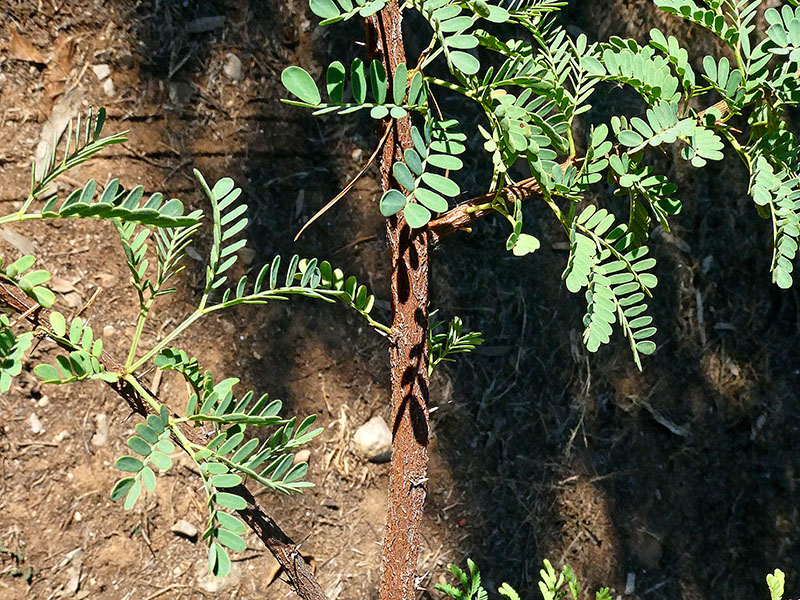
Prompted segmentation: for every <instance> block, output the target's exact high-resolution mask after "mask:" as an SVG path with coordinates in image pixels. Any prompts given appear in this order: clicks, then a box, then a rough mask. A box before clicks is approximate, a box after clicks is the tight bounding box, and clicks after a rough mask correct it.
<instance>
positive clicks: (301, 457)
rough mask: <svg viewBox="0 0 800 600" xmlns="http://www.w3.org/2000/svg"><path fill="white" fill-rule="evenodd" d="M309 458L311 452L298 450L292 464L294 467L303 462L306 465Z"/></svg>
mask: <svg viewBox="0 0 800 600" xmlns="http://www.w3.org/2000/svg"><path fill="white" fill-rule="evenodd" d="M310 458H311V450H300V452H298V453H297V454H295V455H294V463H293V464H295V465H296V464H298V463H303V462H304V463H307V462H308V459H310Z"/></svg>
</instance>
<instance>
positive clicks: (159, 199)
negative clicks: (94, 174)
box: [29, 179, 197, 227]
mask: <svg viewBox="0 0 800 600" xmlns="http://www.w3.org/2000/svg"><path fill="white" fill-rule="evenodd" d="M96 190H97V183H96V182H95V180H94V179H90V180H89V181H88V183H87V184H86V185H85V186H84V187H83V188H82V189H79V190H75V191H74V192H72V193H71V194H70V195H69V196H68V197H67V199H66V200H64V202H62V203H61V205H60V206H57V204H58V197H56V196H53V197H52V198H51V199H50V200H49V201H48V202H47V203H45V205H44V206H43V207H42V210H41V213H39V215H38V216H39V217H41V218H45V219H55V218H67V217H82V218H95V219H113V220H115V221H118V222H119V221H124V222H127V223H138V224H140V225H151V226H154V227H180V226H187V225H192V224H194V223H196V222H197V214H195V215H186V216H184V214H183V203H182V202H181V201H180V200H178V199H177V198H172V199H171V200H168V201H167V202H164V197H163V195H161V194H160V193H155V194H153V195H151V196H150V197H149V198H148V199H147V200H146V201H145V202H144V203H143V204H142V199H143V192H144V188H143V187H142V186H136V187H135V188H133V189H132V190H131V191H130V192H129V193H128V194H127V195H126V194H125V193H124V191H123V190H121V189H120V186H119V181H117V180H116V179H112V180H111V181H110V182H109V183H108V185H106V187H105V190H104V191H103V193H102V194H101V195H100V196H99V197H98V198H97V200H94V196H95V192H96ZM29 216H37V215H29Z"/></svg>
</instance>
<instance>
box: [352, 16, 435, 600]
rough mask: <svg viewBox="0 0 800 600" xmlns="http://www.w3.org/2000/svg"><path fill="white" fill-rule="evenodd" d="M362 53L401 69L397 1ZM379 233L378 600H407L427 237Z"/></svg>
mask: <svg viewBox="0 0 800 600" xmlns="http://www.w3.org/2000/svg"><path fill="white" fill-rule="evenodd" d="M367 46H368V48H369V50H370V53H371V54H372V55H373V57H374V58H376V59H378V60H382V61H383V63H384V67H385V68H386V72H387V73H388V75H389V81H393V76H394V72H395V69H396V68H397V65H398V64H400V63H405V62H406V58H405V50H404V47H403V34H402V30H401V14H400V9H399V7H398V3H397V0H390V1H389V2H388V3H387V4H386V7H385V8H384V9H383V10H382V11H381V12H380V13H378V14H376V15H375V16H373V17H371V18H370V19H369V23H368V28H367ZM386 126H387V124H386V123H384V125H383V127H384V128H385V127H386ZM410 132H411V124H410V122H409V119H408V117H406V118H404V119H400V120H398V121H397V125H396V127H395V129H394V132H393V133H392V135H390V136H389V138H388V139H387V142H386V144H385V145H384V147H383V150H382V155H381V165H380V171H381V184H382V187H383V189H384V190H387V189H389V188H391V187H396V183H395V181H394V178H393V177H392V165H393V164H394V163H395V162H396V161H400V160H402V154H403V150H405V149H408V148H411V147H412V142H411V133H410ZM386 232H387V238H388V244H389V249H390V251H391V257H392V279H391V294H392V334H391V346H390V350H389V359H390V365H391V384H392V433H393V441H392V465H391V473H390V476H389V509H388V514H387V516H386V532H385V537H384V542H383V564H382V574H381V589H380V600H413V599H414V597H415V592H414V587H415V585H414V584H415V574H416V566H417V557H418V554H419V540H420V523H421V521H422V510H423V507H424V504H425V496H426V484H425V481H426V473H427V468H428V368H427V367H428V348H427V339H426V333H427V326H428V234H427V231H426V230H424V229H420V230H417V231H414V230H412V229H411V228H410V227H409V226H408V223H406V221H405V219H404V218H403V216H402V214H398V215H396V216H394V217H391V218H390V219H388V220H387V223H386Z"/></svg>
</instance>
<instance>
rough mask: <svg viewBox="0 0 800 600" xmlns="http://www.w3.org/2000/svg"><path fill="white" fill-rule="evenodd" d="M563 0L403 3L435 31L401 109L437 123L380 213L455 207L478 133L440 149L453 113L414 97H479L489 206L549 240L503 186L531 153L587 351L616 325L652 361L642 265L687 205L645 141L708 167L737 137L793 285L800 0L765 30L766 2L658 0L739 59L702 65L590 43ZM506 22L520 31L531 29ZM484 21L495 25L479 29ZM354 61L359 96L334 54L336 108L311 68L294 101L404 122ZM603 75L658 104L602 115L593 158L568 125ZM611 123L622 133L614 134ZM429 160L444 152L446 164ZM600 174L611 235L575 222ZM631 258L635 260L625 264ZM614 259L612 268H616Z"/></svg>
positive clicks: (416, 218) (676, 53) (667, 44)
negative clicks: (436, 142) (619, 214)
mask: <svg viewBox="0 0 800 600" xmlns="http://www.w3.org/2000/svg"><path fill="white" fill-rule="evenodd" d="M384 4H385V2H377V3H372V2H366V1H365V2H359V3H358V4H357V5H356V4H354V3H353V2H352V1H350V0H336V1H335V2H334V0H319V1H317V0H312V1H311V7H312V10H313V11H314V12H315V13H316V14H318V15H320V16H322V17H323V18H324V19H326V21H324V22H325V23H328V22H333V21H335V20H344V19H349V18H351V17H353V16H355V15H356V14H361V16H365V15H367V14H373V11H374V10H377V9H379V8H380V7H382V6H383V5H384ZM564 4H565V3H564V2H554V1H548V0H538V1H537V0H517V1H513V2H500V1H486V0H476V1H456V0H409V1H408V2H406V3H404V4H403V6H402V8H403V10H411V11H415V12H417V13H419V14H420V15H421V17H422V18H423V19H424V20H425V21H426V22H427V24H428V25H429V27H430V32H429V36H430V38H429V43H428V46H427V47H426V48H425V50H424V51H423V52H422V53H421V54H420V56H419V58H418V61H417V64H416V65H413V66H412V65H401V67H400V68H399V69H398V73H397V75H396V77H395V79H394V81H393V82H392V86H391V87H392V89H393V92H394V96H395V98H394V99H395V103H396V104H399V103H400V100H401V99H402V98H403V97H404V91H405V90H406V88H407V89H408V91H409V101H408V104H407V105H403V108H404V109H405V110H406V111H408V112H409V113H410V114H409V116H410V117H411V118H412V119H413V118H415V114H417V115H419V117H420V118H421V119H422V120H423V121H424V123H425V124H426V126H425V128H424V132H423V133H422V134H421V133H420V132H419V130H417V129H416V128H415V129H414V132H415V136H414V140H413V148H412V149H410V150H408V151H407V152H406V155H405V156H404V157H403V161H402V162H398V163H396V164H395V165H394V167H393V174H394V178H395V180H396V183H397V187H396V189H388V190H385V191H384V194H383V196H382V197H381V200H380V204H379V205H380V211H381V213H382V214H383V215H384V216H386V217H392V216H394V215H398V214H402V216H403V217H404V218H405V220H406V221H407V222H408V223H409V224H410V225H411V226H412V227H414V228H424V227H426V226H427V225H428V223H429V222H430V221H431V219H432V218H433V217H434V215H435V214H437V213H439V214H441V213H443V212H446V211H447V210H449V209H450V206H451V203H450V202H449V199H450V198H457V197H458V195H459V194H460V187H459V185H458V183H457V182H455V181H453V180H452V177H453V176H454V175H455V172H456V171H457V170H458V168H459V167H460V166H461V164H462V163H461V160H460V159H459V158H458V157H457V156H456V155H457V154H459V153H460V152H462V151H463V149H464V144H462V143H461V141H462V140H463V139H466V138H467V137H469V132H464V133H463V134H462V133H459V134H456V135H458V136H459V137H458V138H453V139H455V140H457V142H458V143H457V145H455V147H456V148H458V150H459V151H458V152H456V151H453V149H452V148H450V149H445V150H441V151H437V153H436V154H433V153H431V150H430V145H431V144H430V142H431V140H430V139H429V138H428V137H427V132H428V131H431V130H432V128H433V127H434V126H435V125H436V124H437V123H441V122H444V123H453V124H454V123H455V122H454V121H453V120H452V119H449V118H448V117H445V116H442V114H441V113H440V112H437V111H438V110H439V108H438V107H435V106H433V104H432V102H431V98H432V95H431V94H419V95H417V92H419V91H420V90H431V91H433V90H434V88H440V89H443V90H446V91H447V92H448V93H455V94H460V95H461V96H463V97H464V98H466V99H467V100H468V101H471V102H474V103H476V104H477V105H478V107H479V108H480V110H481V112H482V114H483V119H482V120H481V121H480V122H479V123H477V124H476V125H475V130H477V132H478V133H480V135H481V137H482V139H483V149H484V150H485V151H486V152H487V154H488V155H489V158H490V159H491V164H492V169H493V173H492V176H491V180H490V182H489V183H488V192H489V193H490V194H491V193H496V195H495V200H494V201H491V202H489V203H488V204H487V205H486V206H483V207H481V208H483V209H485V208H492V209H494V210H496V211H497V212H498V213H500V214H501V215H502V216H503V217H505V218H506V220H507V221H508V222H509V224H510V226H511V233H510V235H509V237H508V239H507V240H506V249H507V250H509V251H511V252H513V253H514V255H516V256H524V255H527V254H530V253H532V252H534V251H535V250H536V249H538V248H539V246H540V241H539V239H538V238H537V237H536V236H535V235H533V234H532V233H529V232H527V231H525V227H524V225H523V207H522V200H521V199H520V198H519V195H518V194H516V193H504V192H505V191H507V190H508V189H510V188H509V186H513V185H514V184H516V183H517V181H515V180H514V178H513V176H512V173H515V172H518V168H519V167H518V163H519V162H520V161H522V162H524V164H525V165H526V166H527V168H528V170H529V172H530V179H528V180H526V181H525V183H526V185H527V186H529V187H532V186H531V181H533V182H535V184H536V187H537V189H538V190H539V191H540V192H541V196H542V200H543V201H544V203H545V204H546V205H547V206H548V207H549V208H550V209H552V211H553V213H554V215H555V216H556V218H557V219H558V221H559V222H560V224H561V225H562V227H563V229H564V231H565V233H566V234H567V235H568V236H570V244H571V248H572V251H571V253H570V258H569V264H568V265H567V270H566V271H565V279H566V282H567V286H568V288H569V289H570V290H571V291H578V290H582V289H584V288H586V295H587V304H588V312H587V314H586V316H585V318H584V325H585V327H586V329H585V332H584V342H585V343H586V345H587V348H588V349H589V350H590V351H595V350H597V348H598V347H599V345H601V344H604V343H607V342H608V341H609V336H610V333H611V325H612V324H613V323H619V324H620V325H621V327H622V329H623V331H624V332H625V334H626V336H627V337H628V340H629V343H630V345H631V349H632V350H633V358H634V361H635V362H636V364H637V365H640V355H641V354H650V353H652V352H653V351H654V350H655V345H654V343H653V342H652V340H651V339H650V338H651V336H652V334H653V332H654V331H655V330H654V329H653V328H652V327H650V317H649V316H642V315H641V311H643V310H644V308H645V306H644V304H643V303H642V300H643V299H644V297H645V296H648V295H649V294H650V291H649V287H651V286H649V285H647V282H648V281H649V278H651V277H652V278H653V280H655V277H654V276H652V275H650V274H649V273H647V274H645V273H644V272H641V273H640V272H637V271H636V270H635V267H634V264H635V263H636V261H637V260H638V259H637V257H639V259H640V258H641V257H643V256H644V255H645V254H646V253H647V247H646V244H647V243H649V237H650V236H649V232H650V228H651V227H652V226H653V225H654V223H655V222H657V223H658V224H659V225H660V226H661V227H663V228H665V229H667V230H668V229H669V221H668V219H669V218H670V217H672V216H673V215H676V214H678V213H679V212H680V209H681V202H680V201H679V200H678V199H677V198H676V197H675V192H676V189H675V186H674V185H672V184H671V183H669V182H668V181H667V180H666V178H665V177H664V176H663V175H659V174H656V173H655V172H654V171H653V168H652V167H651V166H649V165H648V164H647V162H646V156H647V151H649V150H651V149H663V150H665V151H666V149H667V148H668V147H670V146H673V145H679V146H680V156H681V158H683V159H684V160H686V161H688V162H689V163H690V164H691V165H692V166H694V167H697V168H701V167H704V166H706V165H707V163H708V162H709V161H720V160H722V159H723V156H724V154H723V149H724V145H725V143H726V142H727V144H728V145H729V146H730V148H732V149H733V151H735V152H736V153H737V154H738V155H739V156H740V157H741V158H742V160H743V162H744V163H745V165H747V167H748V170H749V171H750V178H751V186H750V187H751V194H752V195H753V197H754V200H755V201H756V204H757V206H758V208H759V211H760V214H762V216H765V217H767V218H769V219H770V220H771V221H772V232H773V243H774V248H775V252H774V256H773V260H772V265H771V272H772V279H773V281H774V282H775V283H776V284H777V285H779V286H780V287H782V288H786V287H789V286H790V285H791V284H792V281H793V280H792V269H793V261H794V259H795V258H796V254H797V245H798V243H800V242H799V241H798V237H800V236H798V230H799V229H800V225H799V223H800V221H799V220H798V216H799V215H800V212H798V211H800V205H798V200H800V198H799V197H798V195H797V193H798V192H797V190H798V188H800V186H798V184H797V180H798V174H799V173H800V163H799V161H798V147H800V144H798V143H797V140H796V139H795V136H794V135H793V134H792V133H791V132H790V131H789V130H788V129H787V127H786V124H785V120H784V118H783V117H784V114H785V112H786V110H787V109H788V108H789V107H791V106H797V105H798V104H800V80H799V79H798V66H799V64H800V7H798V3H797V2H796V1H792V2H790V4H791V5H792V6H794V7H795V8H792V7H791V6H788V5H784V6H782V7H779V8H770V9H768V10H767V11H766V12H765V17H766V20H767V23H768V28H767V31H766V32H764V34H763V35H759V34H758V32H756V31H755V24H754V23H755V18H756V15H757V14H758V7H759V5H760V2H759V1H758V0H713V1H706V2H702V3H700V2H696V1H695V0H656V2H655V4H656V6H657V7H659V8H660V9H662V10H664V11H666V12H668V13H671V14H673V15H675V16H677V17H679V18H682V19H684V20H686V21H689V22H691V23H694V24H696V25H698V26H700V27H703V28H705V29H707V30H709V31H710V32H712V33H713V34H714V35H716V36H718V37H719V38H720V39H721V40H722V41H723V42H724V43H725V44H726V45H727V46H728V48H729V49H730V51H731V54H730V56H721V57H714V56H705V57H702V60H701V61H697V60H695V58H694V57H692V56H690V54H689V52H688V51H687V49H686V48H684V47H681V45H680V43H679V42H678V40H677V39H676V38H675V37H673V36H667V35H665V34H664V33H663V32H661V31H660V30H658V29H653V30H651V31H650V39H649V43H648V44H646V45H644V46H642V45H640V44H639V43H638V42H637V41H635V40H632V39H623V38H620V37H612V38H610V39H609V40H608V41H603V42H598V43H593V44H590V43H588V41H587V39H586V37H585V36H583V35H580V36H578V37H577V38H575V39H571V38H570V36H569V35H568V34H567V32H566V30H565V29H564V28H562V27H561V26H559V25H558V24H557V23H556V21H555V20H554V19H552V18H550V15H551V14H552V13H553V12H556V11H558V10H559V9H560V8H562V6H563V5H564ZM488 24H492V25H491V26H489V25H488ZM498 24H515V25H519V26H521V27H523V28H524V29H526V30H527V32H528V33H529V34H530V36H527V37H525V36H521V35H519V33H518V32H517V31H515V30H514V28H511V27H505V28H502V27H497V26H496V25H498ZM482 25H486V27H487V29H488V30H487V29H481V26H482ZM437 61H438V64H439V65H444V66H446V67H447V70H446V73H447V76H446V77H441V76H438V75H435V74H434V69H433V67H434V66H435V65H436V64H437ZM697 62H701V63H702V70H701V71H698V72H695V68H694V67H693V65H694V64H697ZM354 64H355V65H356V67H357V68H353V69H351V71H352V73H353V74H352V76H351V79H352V81H353V88H354V93H353V101H352V102H349V103H347V104H345V103H344V100H343V96H342V94H343V88H344V80H345V70H344V67H343V66H342V65H341V64H340V63H333V65H331V68H329V70H328V77H327V81H328V93H329V95H330V96H331V100H332V104H328V105H323V104H322V101H321V95H320V94H319V90H318V89H317V85H316V84H315V83H314V81H313V79H312V78H311V76H310V75H309V74H308V73H306V72H305V71H303V70H302V69H299V67H289V69H287V71H285V72H284V84H285V85H286V87H287V89H289V91H290V92H292V93H293V94H295V95H296V96H297V97H298V98H300V100H301V101H300V102H293V103H294V104H297V105H300V106H307V107H310V108H313V109H315V111H316V112H317V113H319V112H328V111H335V112H339V113H341V114H343V113H346V112H352V111H355V110H360V109H362V108H368V109H370V111H371V112H372V115H373V117H375V118H388V117H389V116H392V117H395V118H397V115H399V114H400V113H399V112H398V113H397V114H391V109H389V110H387V109H385V108H382V103H383V102H384V100H385V98H386V88H387V87H388V86H389V82H388V79H389V78H388V77H387V75H386V74H384V73H383V71H382V69H381V68H377V67H376V68H375V69H374V71H375V73H374V76H373V77H372V78H371V81H370V83H371V85H372V92H373V96H374V97H375V101H374V102H368V101H367V99H366V90H367V87H368V86H367V83H366V78H367V76H366V74H365V69H364V66H363V64H361V62H360V61H358V60H357V61H356V63H354ZM442 71H443V69H439V70H438V71H436V73H441V72H442ZM409 74H412V75H413V77H411V86H410V87H408V84H407V81H406V80H407V79H409V77H408V75H409ZM600 81H606V82H611V83H617V84H624V85H628V86H630V87H632V88H633V89H634V90H635V91H636V92H637V93H639V94H640V95H641V97H642V98H643V99H644V101H645V102H646V104H647V107H646V109H645V111H644V114H642V115H630V116H628V115H618V116H614V117H613V118H612V119H611V122H610V123H609V125H610V127H609V125H606V124H602V123H598V124H595V125H594V127H593V128H592V132H591V135H590V136H589V143H588V144H587V147H586V148H585V155H584V156H583V157H578V156H577V155H578V150H579V148H578V147H577V145H576V144H575V141H574V139H573V135H572V132H573V129H574V127H573V126H574V124H575V118H576V117H577V116H578V115H581V114H585V113H587V111H589V110H590V108H591V104H590V101H591V97H592V95H593V94H594V92H595V90H596V86H597V84H598V83H599V82H600ZM401 88H402V89H401ZM412 92H413V93H412ZM412 96H413V100H412V98H411V97H412ZM717 98H722V100H723V101H724V105H723V104H720V105H719V106H713V107H709V108H706V110H704V111H702V112H699V113H698V112H697V111H696V110H695V109H694V106H697V105H698V102H699V103H700V105H701V106H703V105H705V106H708V105H709V104H713V102H715V101H716V100H717ZM376 107H378V108H379V109H380V110H377V111H376V110H375V109H376ZM433 114H436V115H437V119H438V121H435V120H434V119H433V118H432V115H433ZM735 115H745V116H746V118H747V121H748V124H749V127H750V131H749V132H748V133H747V134H746V135H737V134H738V133H739V132H738V130H735V129H732V128H731V127H730V126H729V125H728V122H729V120H730V119H731V118H732V117H733V116H735ZM609 129H610V130H611V132H613V138H615V139H614V140H613V143H612V140H611V139H607V138H608V137H609ZM741 138H745V139H744V140H743V139H741ZM431 157H438V158H436V160H439V161H440V162H439V164H436V162H435V160H434V158H431ZM430 166H434V167H440V168H442V169H444V170H445V171H446V172H445V176H444V177H442V176H439V175H438V174H435V173H430V172H429V167H430ZM604 175H605V179H607V180H608V181H609V182H611V183H613V184H614V185H615V187H616V190H615V193H616V194H617V195H618V196H623V197H627V201H628V203H629V218H628V223H627V227H626V228H623V229H617V228H611V229H608V230H607V231H611V232H612V233H611V235H612V239H610V240H609V239H607V236H606V237H603V235H601V234H598V233H597V232H596V231H595V232H594V233H592V231H591V230H592V227H590V228H589V229H590V231H589V232H588V233H587V232H585V231H584V230H583V229H582V227H583V224H582V222H581V221H580V219H576V217H575V215H576V214H581V215H586V219H587V220H588V219H590V218H591V216H590V213H587V212H585V209H584V208H583V207H582V206H578V205H579V204H582V203H584V202H585V200H584V198H585V195H586V194H587V192H590V188H591V186H593V185H595V184H598V183H601V182H602V181H603V179H604ZM446 198H447V200H446ZM600 214H601V213H600V212H598V215H600ZM605 217H608V215H605V216H604V217H603V219H601V220H600V221H602V223H604V224H605V223H608V224H609V227H610V226H611V224H610V222H607V221H606V220H604V219H605ZM597 218H598V219H599V216H598V217H597ZM609 218H610V217H609ZM600 221H592V224H593V225H599V224H600ZM613 236H617V237H616V238H614V237H613ZM617 255H619V256H617ZM626 255H630V256H631V257H632V258H630V259H624V257H625V256H626ZM620 257H621V258H620ZM608 261H610V262H608ZM631 261H634V262H631ZM607 262H608V265H609V266H608V268H610V269H612V270H611V271H609V272H607V273H606V272H604V270H603V269H605V268H606V263H607ZM651 262H652V259H646V260H645V261H644V262H643V263H642V265H645V266H646V267H647V268H648V269H649V268H650V266H651ZM609 277H611V279H610V281H611V282H612V283H609ZM628 278H632V279H630V281H628ZM623 280H625V283H621V282H622V281H623ZM614 282H616V283H614ZM614 290H617V291H616V292H615V291H614ZM631 294H633V296H631ZM638 294H641V298H640V297H639V296H638ZM620 302H622V303H623V304H620ZM625 302H632V304H625Z"/></svg>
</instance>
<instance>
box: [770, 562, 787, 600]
mask: <svg viewBox="0 0 800 600" xmlns="http://www.w3.org/2000/svg"><path fill="white" fill-rule="evenodd" d="M785 582H786V576H785V575H784V573H783V571H781V570H780V569H775V571H774V572H773V573H770V574H768V575H767V586H768V587H769V596H770V600H782V599H783V586H784V584H785Z"/></svg>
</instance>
